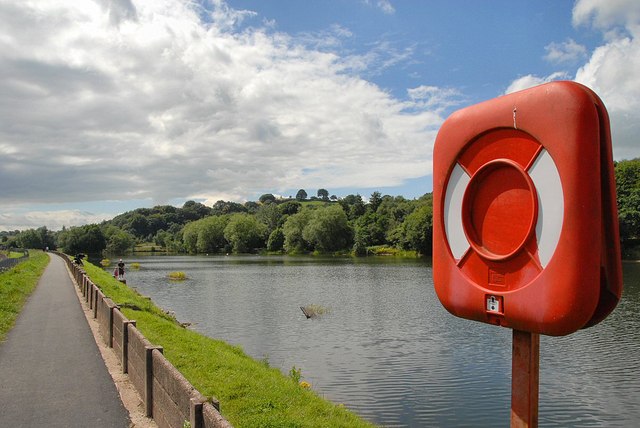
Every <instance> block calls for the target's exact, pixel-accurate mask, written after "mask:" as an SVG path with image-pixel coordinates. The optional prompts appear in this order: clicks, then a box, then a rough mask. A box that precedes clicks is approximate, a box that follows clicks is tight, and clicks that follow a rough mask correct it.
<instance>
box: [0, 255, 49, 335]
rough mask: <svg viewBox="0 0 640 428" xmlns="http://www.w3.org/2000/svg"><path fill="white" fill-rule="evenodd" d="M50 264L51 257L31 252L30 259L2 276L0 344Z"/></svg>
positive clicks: (0, 285)
mask: <svg viewBox="0 0 640 428" xmlns="http://www.w3.org/2000/svg"><path fill="white" fill-rule="evenodd" d="M20 254H22V253H20ZM48 264H49V256H47V255H46V254H45V253H43V252H42V251H30V257H29V258H28V259H25V261H24V262H21V263H19V264H17V265H16V266H14V267H13V268H11V269H9V270H7V271H6V272H3V273H1V274H0V342H2V341H4V339H5V338H6V336H7V333H8V332H9V330H11V327H13V325H14V324H15V321H16V318H17V317H18V314H19V313H20V310H21V309H22V306H24V303H25V301H26V300H27V297H29V295H30V294H31V292H32V291H33V290H34V289H35V288H36V285H37V284H38V280H39V279H40V277H41V276H42V273H43V272H44V269H45V268H46V267H47V265H48Z"/></svg>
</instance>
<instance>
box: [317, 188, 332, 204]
mask: <svg viewBox="0 0 640 428" xmlns="http://www.w3.org/2000/svg"><path fill="white" fill-rule="evenodd" d="M318 197H319V198H320V199H322V200H323V201H328V200H329V192H328V191H327V189H318Z"/></svg>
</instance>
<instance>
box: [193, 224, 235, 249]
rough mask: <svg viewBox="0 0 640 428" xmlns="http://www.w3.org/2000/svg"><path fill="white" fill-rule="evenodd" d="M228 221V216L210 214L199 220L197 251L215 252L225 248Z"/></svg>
mask: <svg viewBox="0 0 640 428" xmlns="http://www.w3.org/2000/svg"><path fill="white" fill-rule="evenodd" d="M228 221H229V217H228V216H210V217H205V218H203V219H201V220H198V223H199V224H198V235H197V240H196V251H197V252H198V253H215V252H220V251H222V250H224V248H225V247H226V245H227V240H226V238H225V236H224V231H225V228H226V227H227V224H228Z"/></svg>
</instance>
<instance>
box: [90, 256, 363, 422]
mask: <svg viewBox="0 0 640 428" xmlns="http://www.w3.org/2000/svg"><path fill="white" fill-rule="evenodd" d="M85 269H86V271H87V274H88V275H89V276H90V277H91V278H92V280H93V282H95V283H96V284H98V286H99V287H100V288H101V289H102V291H103V292H104V293H105V295H107V296H109V297H110V298H111V299H112V300H113V301H115V302H116V303H118V304H120V306H121V309H122V311H123V313H124V314H125V315H126V316H127V318H129V319H132V320H136V322H137V326H138V328H139V329H140V331H141V332H142V333H143V334H144V335H145V336H146V337H147V339H149V340H150V341H151V343H153V344H155V345H160V346H162V347H163V348H164V355H165V356H166V357H167V359H168V360H169V361H171V363H172V364H173V365H174V366H175V367H176V368H177V369H178V370H179V371H180V372H181V373H182V374H183V375H184V376H185V377H186V378H187V379H188V380H189V382H191V383H192V384H193V386H194V387H195V388H196V389H198V390H199V391H200V392H201V393H202V394H204V395H205V396H214V397H216V398H217V399H218V400H220V407H221V410H222V414H223V415H224V416H225V418H227V420H229V422H231V424H232V425H233V426H235V427H237V428H241V427H320V426H321V427H372V426H373V425H371V424H369V423H368V422H365V421H363V420H362V419H360V418H359V417H358V416H356V415H355V414H354V413H351V412H350V411H349V410H347V409H345V408H344V407H343V406H341V405H336V404H334V403H331V402H329V401H327V400H325V399H323V398H320V397H319V396H318V395H316V394H315V393H314V392H313V390H309V389H307V388H305V387H303V386H301V385H300V384H299V383H298V382H296V381H294V380H292V379H291V378H289V377H286V376H285V375H283V374H282V373H281V372H280V370H278V369H275V368H271V367H269V365H268V364H267V363H265V362H264V361H256V360H254V359H252V358H251V357H249V356H247V355H246V354H245V353H244V352H243V351H242V349H240V348H239V347H236V346H231V345H229V344H227V343H225V342H222V341H219V340H215V339H211V338H209V337H206V336H203V335H201V334H199V333H197V332H194V331H192V330H187V329H185V328H183V327H182V326H181V325H180V324H179V323H178V322H177V321H176V320H175V319H174V318H173V317H171V316H170V315H167V314H165V313H164V312H163V311H162V310H161V309H159V308H158V307H156V306H155V305H154V304H153V303H152V302H151V301H150V300H149V299H147V298H145V297H143V296H141V295H140V294H138V293H137V292H135V291H134V290H132V289H131V288H129V287H127V286H126V285H124V284H121V283H120V282H118V281H117V280H115V279H113V278H112V277H111V276H110V275H109V274H108V273H107V272H105V271H104V270H102V269H100V268H98V267H96V266H94V265H91V264H90V263H87V262H85Z"/></svg>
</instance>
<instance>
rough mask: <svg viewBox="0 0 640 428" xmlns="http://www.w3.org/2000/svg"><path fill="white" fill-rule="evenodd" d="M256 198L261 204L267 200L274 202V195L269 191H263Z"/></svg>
mask: <svg viewBox="0 0 640 428" xmlns="http://www.w3.org/2000/svg"><path fill="white" fill-rule="evenodd" d="M258 200H259V201H260V203H261V204H266V203H267V202H275V201H276V197H275V196H273V195H272V194H271V193H265V194H264V195H262V196H260V198H259V199H258Z"/></svg>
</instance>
